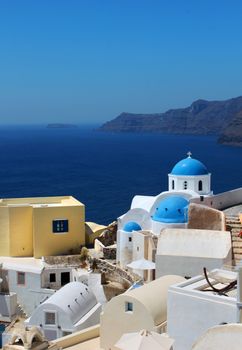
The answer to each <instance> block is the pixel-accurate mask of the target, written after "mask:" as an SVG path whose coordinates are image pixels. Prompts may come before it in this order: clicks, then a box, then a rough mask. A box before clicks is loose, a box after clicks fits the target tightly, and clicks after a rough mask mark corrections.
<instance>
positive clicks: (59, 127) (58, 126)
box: [47, 123, 77, 129]
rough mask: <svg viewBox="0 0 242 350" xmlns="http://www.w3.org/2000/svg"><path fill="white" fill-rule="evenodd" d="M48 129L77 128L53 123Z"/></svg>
mask: <svg viewBox="0 0 242 350" xmlns="http://www.w3.org/2000/svg"><path fill="white" fill-rule="evenodd" d="M47 128H48V129H70V128H77V125H76V124H63V123H53V124H48V125H47Z"/></svg>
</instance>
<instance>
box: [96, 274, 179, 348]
mask: <svg viewBox="0 0 242 350" xmlns="http://www.w3.org/2000/svg"><path fill="white" fill-rule="evenodd" d="M181 281H184V278H183V277H180V276H174V275H173V276H172V275H170V276H164V277H162V278H159V279H157V280H155V281H152V282H150V283H148V284H145V285H144V286H142V287H139V288H136V289H133V290H130V291H128V292H126V293H124V294H121V295H119V296H117V297H114V298H113V299H112V300H111V301H109V302H108V303H107V304H106V305H105V307H104V310H103V312H102V314H101V318H100V338H101V342H100V345H101V348H102V349H104V350H114V349H117V348H116V347H115V346H114V344H115V343H116V342H117V341H118V340H119V339H120V337H121V336H122V335H123V334H124V333H129V332H137V331H140V330H141V329H147V330H148V331H155V332H158V333H162V332H164V331H165V328H166V319H167V317H166V314H167V310H166V307H167V293H168V288H169V287H170V285H173V284H175V283H179V282H181Z"/></svg>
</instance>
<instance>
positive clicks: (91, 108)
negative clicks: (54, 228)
mask: <svg viewBox="0 0 242 350" xmlns="http://www.w3.org/2000/svg"><path fill="white" fill-rule="evenodd" d="M239 95H242V1H241V0H233V1H229V0H226V1H225V0H220V1H218V0H203V1H201V0H170V1H168V0H167V1H165V0H159V1H158V0H146V1H144V0H112V1H111V0H109V1H108V0H48V1H46V0H29V1H27V0H21V1H20V0H0V123H1V124H4V123H18V124H19V123H49V122H73V123H101V122H103V121H106V120H110V119H112V118H113V117H115V116H117V115H118V114H119V113H121V112H123V111H126V112H133V113H139V112H141V113H149V112H150V113H152V112H163V111H165V110H167V109H169V108H177V107H185V106H187V105H190V104H191V103H192V102H193V101H194V100H196V99H199V98H204V99H209V100H213V99H219V100H220V99H227V98H231V97H236V96H239Z"/></svg>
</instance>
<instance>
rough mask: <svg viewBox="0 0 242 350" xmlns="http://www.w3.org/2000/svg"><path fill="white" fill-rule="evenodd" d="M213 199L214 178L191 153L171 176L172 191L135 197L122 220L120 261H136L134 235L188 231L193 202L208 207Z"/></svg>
mask: <svg viewBox="0 0 242 350" xmlns="http://www.w3.org/2000/svg"><path fill="white" fill-rule="evenodd" d="M212 195H213V192H212V191H211V174H210V173H209V171H208V169H207V167H206V166H205V165H204V164H203V163H202V162H201V161H199V160H197V159H194V158H192V154H191V153H190V152H188V154H187V157H186V158H184V159H182V160H180V161H179V162H178V163H177V164H176V165H175V166H174V167H173V169H172V170H171V172H170V174H168V191H165V192H162V193H160V194H158V195H157V196H139V195H137V196H135V197H134V198H133V200H132V203H131V207H130V210H129V211H128V212H127V213H125V214H124V215H122V216H121V217H119V218H118V235H117V261H118V262H119V263H120V264H121V265H122V266H126V265H127V264H128V263H129V262H130V261H132V256H133V255H134V252H133V248H134V247H133V243H132V241H133V232H134V231H135V232H138V231H142V232H146V231H148V232H151V233H152V234H153V235H157V236H158V235H159V234H160V232H161V230H162V229H163V228H166V227H170V228H186V226H187V222H188V209H189V204H190V202H192V201H195V202H199V203H200V202H202V203H201V204H205V202H204V201H205V199H206V198H208V197H211V196H212ZM138 255H139V254H138V253H137V252H136V256H138Z"/></svg>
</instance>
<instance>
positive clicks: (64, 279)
mask: <svg viewBox="0 0 242 350" xmlns="http://www.w3.org/2000/svg"><path fill="white" fill-rule="evenodd" d="M69 282H70V272H61V285H62V286H64V285H65V284H67V283H69Z"/></svg>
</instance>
